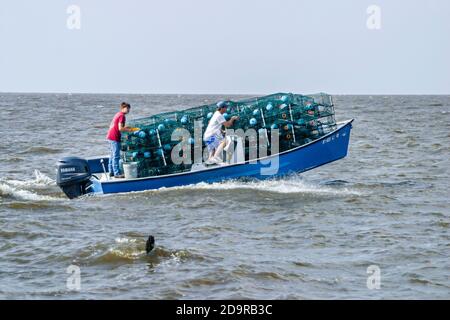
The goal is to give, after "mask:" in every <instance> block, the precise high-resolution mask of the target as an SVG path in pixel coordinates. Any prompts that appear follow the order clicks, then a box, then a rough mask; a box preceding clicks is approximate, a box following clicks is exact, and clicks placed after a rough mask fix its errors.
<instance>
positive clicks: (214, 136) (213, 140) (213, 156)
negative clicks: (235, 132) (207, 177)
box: [203, 101, 239, 163]
mask: <svg viewBox="0 0 450 320" xmlns="http://www.w3.org/2000/svg"><path fill="white" fill-rule="evenodd" d="M227 107H228V103H227V102H225V101H221V102H219V103H217V111H216V112H215V113H214V115H213V116H212V117H211V120H210V121H209V124H208V127H207V128H206V131H205V134H204V135H203V141H205V144H206V146H207V148H208V152H209V158H208V160H207V161H206V162H207V163H220V162H222V157H221V153H222V151H223V148H224V147H225V142H226V141H225V139H224V137H223V134H222V126H225V127H226V128H228V127H231V126H232V125H233V123H234V121H236V120H238V119H239V117H237V116H233V117H231V119H230V120H228V121H226V119H225V117H224V116H223V114H224V113H225V112H227Z"/></svg>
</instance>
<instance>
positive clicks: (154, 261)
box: [75, 236, 202, 266]
mask: <svg viewBox="0 0 450 320" xmlns="http://www.w3.org/2000/svg"><path fill="white" fill-rule="evenodd" d="M145 243H146V237H144V236H139V237H137V238H133V237H120V238H116V239H115V243H114V244H113V245H106V244H104V243H99V244H97V245H95V246H91V247H89V248H88V249H87V250H84V251H83V252H81V253H80V254H79V256H78V258H76V259H75V260H78V261H77V262H80V263H81V264H87V265H105V264H106V265H107V264H127V263H134V262H138V261H140V262H145V263H149V264H150V265H152V266H155V265H158V264H161V263H163V262H169V261H170V262H174V263H179V262H184V261H186V260H189V259H202V257H201V256H198V255H196V254H193V253H191V252H189V251H187V250H169V249H165V248H164V247H161V246H157V247H156V248H155V249H153V251H152V252H151V253H150V254H147V253H146V251H145Z"/></svg>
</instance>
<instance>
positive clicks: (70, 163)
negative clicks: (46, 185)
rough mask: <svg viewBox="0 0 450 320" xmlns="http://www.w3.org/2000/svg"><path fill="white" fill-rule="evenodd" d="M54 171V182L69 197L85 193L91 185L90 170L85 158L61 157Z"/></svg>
mask: <svg viewBox="0 0 450 320" xmlns="http://www.w3.org/2000/svg"><path fill="white" fill-rule="evenodd" d="M56 171H57V173H56V184H57V185H58V186H59V187H60V188H61V189H62V191H63V192H64V193H65V194H66V195H67V196H68V197H69V198H70V199H73V198H76V197H79V196H81V195H83V194H86V193H87V188H88V187H89V186H90V185H91V182H90V180H89V179H90V177H91V172H90V169H89V165H88V162H87V161H86V160H85V159H81V158H77V157H66V158H62V159H61V160H59V161H58V163H57V168H56Z"/></svg>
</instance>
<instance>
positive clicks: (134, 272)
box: [0, 93, 450, 299]
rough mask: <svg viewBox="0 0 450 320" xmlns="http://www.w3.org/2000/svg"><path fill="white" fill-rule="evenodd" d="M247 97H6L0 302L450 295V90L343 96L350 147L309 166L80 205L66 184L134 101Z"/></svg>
mask: <svg viewBox="0 0 450 320" xmlns="http://www.w3.org/2000/svg"><path fill="white" fill-rule="evenodd" d="M242 97H243V96H226V97H225V96H220V95H217V96H210V95H208V96H203V95H99V94H92V95H80V94H6V93H4V94H0V108H1V110H2V111H1V113H0V117H1V121H0V123H1V125H0V137H1V142H0V161H1V166H0V298H1V299H247V298H248V299H318V298H320V299H360V298H367V299H412V298H415V299H449V298H450V272H449V271H450V259H449V258H450V237H449V226H450V203H449V202H450V201H449V196H450V194H449V187H450V182H449V181H450V180H449V179H450V170H449V168H450V161H449V156H450V96H336V97H335V103H336V118H337V120H345V119H349V118H355V122H354V126H353V130H352V136H351V140H350V148H349V154H348V156H347V157H346V158H345V159H342V160H340V161H337V162H334V163H332V164H329V165H326V166H323V167H320V168H317V169H315V170H313V171H310V172H307V173H304V174H301V175H294V176H290V177H287V178H283V179H277V180H268V181H263V182H255V181H252V182H242V181H230V182H225V183H216V184H212V185H208V184H204V183H201V184H197V185H192V186H186V187H180V188H168V189H161V190H156V191H148V192H138V193H130V194H118V195H109V196H96V197H85V198H81V199H76V200H68V199H66V198H65V197H64V195H63V194H62V193H61V191H60V190H59V189H58V187H57V186H56V185H55V163H56V161H57V160H58V159H59V158H61V157H63V156H67V155H78V156H82V157H90V156H98V155H105V154H107V153H108V145H107V143H106V141H105V134H106V130H107V127H108V125H109V122H110V120H111V118H112V116H113V115H114V113H115V112H116V111H117V106H118V104H119V103H120V102H121V101H128V102H130V103H131V105H132V110H131V114H130V115H129V117H128V118H129V119H131V118H137V117H141V116H147V115H150V114H154V113H159V112H163V111H170V110H176V109H182V108H187V107H191V106H196V105H200V104H204V103H205V102H213V101H217V100H219V99H223V98H231V99H238V98H242ZM150 234H152V235H154V236H155V238H156V248H155V250H154V251H153V252H152V253H151V254H150V255H149V256H147V255H146V254H145V241H146V238H147V237H148V235H150ZM71 265H74V266H77V267H79V271H80V273H79V275H80V277H79V279H80V286H79V287H75V290H73V289H74V287H73V286H71V284H72V285H73V283H74V282H73V279H74V274H71V273H70V272H71V269H70V268H69V267H70V266H71ZM369 266H372V267H370V268H369ZM374 266H375V267H374ZM68 268H69V269H68ZM368 268H369V269H368ZM371 270H376V271H379V278H376V279H375V278H373V277H375V276H376V275H377V274H378V272H375V274H372V273H371ZM368 271H369V273H368ZM68 272H69V273H68ZM373 279H375V280H373ZM372 280H373V281H375V282H373V281H372ZM378 280H379V281H378ZM368 282H369V284H373V283H376V284H379V289H376V288H375V289H374V288H373V286H371V285H369V286H368ZM68 284H69V285H68Z"/></svg>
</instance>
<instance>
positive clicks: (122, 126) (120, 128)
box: [119, 122, 133, 132]
mask: <svg viewBox="0 0 450 320" xmlns="http://www.w3.org/2000/svg"><path fill="white" fill-rule="evenodd" d="M119 131H120V132H132V131H133V130H131V128H130V127H126V126H125V125H124V124H123V123H122V122H119Z"/></svg>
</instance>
